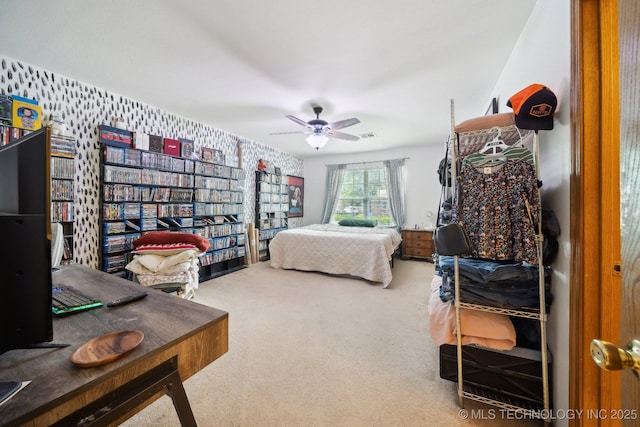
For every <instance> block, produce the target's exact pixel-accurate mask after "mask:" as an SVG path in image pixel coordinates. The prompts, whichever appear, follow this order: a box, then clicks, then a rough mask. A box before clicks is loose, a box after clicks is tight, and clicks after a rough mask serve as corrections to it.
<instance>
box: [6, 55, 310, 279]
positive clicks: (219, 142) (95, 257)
mask: <svg viewBox="0 0 640 427" xmlns="http://www.w3.org/2000/svg"><path fill="white" fill-rule="evenodd" d="M0 60H1V61H2V64H1V69H0V94H5V95H18V96H23V97H26V98H32V99H36V100H38V101H39V103H40V105H41V107H42V112H43V117H45V118H48V117H49V115H52V114H56V115H59V116H61V117H62V119H63V120H64V121H65V122H66V124H67V126H68V127H69V130H70V133H71V134H72V135H73V137H74V138H75V139H76V146H77V153H78V154H77V157H76V171H75V193H76V194H75V219H74V239H73V244H74V251H73V252H74V261H75V262H77V263H81V264H86V265H88V266H90V267H93V268H98V265H99V260H100V255H99V250H100V247H101V244H100V242H99V238H100V229H99V215H100V167H99V164H100V163H99V142H98V125H100V124H102V123H105V124H110V123H111V121H112V119H113V118H114V117H120V118H123V119H124V121H125V123H127V127H128V129H130V130H140V131H142V132H145V133H148V134H153V135H161V136H163V137H167V138H189V139H193V140H194V141H195V151H196V153H199V152H200V149H201V148H202V147H211V148H216V149H218V150H221V151H222V152H223V153H225V155H232V156H237V155H239V153H238V150H239V147H241V148H240V150H241V151H242V161H243V169H244V170H245V172H246V176H247V179H246V181H245V198H244V210H245V217H246V221H247V223H250V222H253V220H254V201H255V173H254V171H255V170H256V165H257V164H258V160H259V159H261V158H262V159H265V160H267V161H268V162H269V163H271V164H273V165H275V166H278V167H280V168H281V170H282V173H283V174H285V175H295V176H304V174H303V161H302V159H299V158H296V157H293V156H291V155H289V154H287V153H283V152H281V151H278V150H275V149H274V148H272V147H269V146H266V145H263V144H260V143H258V142H255V141H251V140H247V139H244V138H239V137H237V136H235V135H232V134H230V133H228V132H225V131H223V130H221V129H216V128H214V127H212V126H209V125H205V124H203V123H199V122H195V121H193V120H189V119H187V118H184V117H181V116H177V115H175V114H172V113H170V112H167V111H162V110H160V109H158V108H157V107H153V106H151V105H147V104H144V103H142V102H138V101H136V100H133V99H130V98H127V97H125V96H122V95H119V94H116V93H112V92H109V91H107V90H104V89H100V88H98V87H95V86H92V85H90V84H87V83H83V82H80V81H77V80H74V79H71V78H68V77H65V76H61V75H59V74H55V73H52V72H49V71H46V70H44V69H41V68H38V67H35V66H33V65H29V64H26V63H24V62H21V61H19V60H15V59H11V58H7V57H3V56H0ZM299 225H302V219H301V218H295V219H291V221H290V227H296V226H299Z"/></svg>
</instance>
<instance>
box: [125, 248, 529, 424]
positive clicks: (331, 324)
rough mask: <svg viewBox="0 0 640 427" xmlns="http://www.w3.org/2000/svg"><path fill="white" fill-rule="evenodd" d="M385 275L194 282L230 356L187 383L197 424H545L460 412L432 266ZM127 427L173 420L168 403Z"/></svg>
mask: <svg viewBox="0 0 640 427" xmlns="http://www.w3.org/2000/svg"><path fill="white" fill-rule="evenodd" d="M393 273H394V279H393V282H392V283H391V285H390V286H389V288H388V289H383V288H382V286H381V285H380V284H374V283H370V282H366V281H363V280H359V279H354V278H347V277H334V276H328V275H325V274H321V273H307V272H299V271H285V270H276V269H272V268H270V266H269V263H268V262H262V263H258V264H253V265H251V267H249V268H246V269H243V270H240V271H237V272H235V273H232V274H229V275H226V276H222V277H219V278H216V279H214V280H210V281H208V282H205V283H202V284H200V288H199V289H198V291H197V297H196V300H195V301H196V302H198V303H200V304H205V305H210V306H213V307H216V308H219V309H222V310H225V311H228V312H229V352H228V353H227V354H225V355H224V356H222V357H221V358H220V359H218V360H216V361H215V362H213V363H212V364H211V365H209V366H208V367H206V368H205V369H204V370H202V371H200V372H199V373H198V374H196V375H195V376H193V377H192V378H189V379H188V380H186V381H185V384H184V385H185V390H186V392H187V395H188V397H189V401H190V403H191V406H192V409H193V412H194V414H195V417H196V420H197V421H198V424H199V425H200V426H204V427H208V426H295V427H297V426H305V427H306V426H349V427H353V426H368V427H371V426H449V427H451V426H458V425H464V426H475V425H483V426H484V425H486V426H503V425H504V426H506V425H512V426H515V425H517V426H539V425H542V423H541V422H539V421H523V420H513V419H508V418H509V417H503V414H502V413H501V412H500V410H499V409H497V408H492V407H489V406H484V405H481V404H477V403H475V402H471V401H468V402H466V403H465V409H464V410H462V412H461V409H460V406H459V405H458V399H457V395H456V390H455V384H454V383H452V382H449V381H445V380H442V379H440V377H439V365H438V353H437V348H436V347H435V346H434V344H433V343H432V341H431V337H430V336H429V331H428V321H429V318H428V313H427V299H428V295H429V286H430V281H431V277H432V275H433V265H432V264H429V263H426V262H420V261H402V260H396V261H395V267H394V270H393ZM465 411H466V412H465ZM465 415H467V416H465ZM481 418H484V419H481ZM502 418H506V419H502ZM124 425H125V426H130V427H133V426H135V427H138V426H154V427H156V426H176V425H179V421H178V419H177V416H176V414H175V411H174V409H173V406H172V404H171V400H170V399H169V398H168V397H166V396H165V397H163V398H161V399H159V400H158V401H157V402H155V403H154V404H152V405H151V406H149V407H148V408H146V409H145V410H143V411H142V412H141V413H139V414H137V415H135V416H134V417H133V418H132V419H130V420H129V421H127V422H126V423H125V424H124Z"/></svg>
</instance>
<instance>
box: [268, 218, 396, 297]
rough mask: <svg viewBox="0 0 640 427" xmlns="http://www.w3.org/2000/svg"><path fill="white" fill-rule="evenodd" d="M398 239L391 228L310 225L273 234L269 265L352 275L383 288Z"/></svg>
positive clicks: (389, 271) (387, 282)
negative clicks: (378, 284) (376, 283)
mask: <svg viewBox="0 0 640 427" xmlns="http://www.w3.org/2000/svg"><path fill="white" fill-rule="evenodd" d="M401 241H402V238H401V236H400V233H398V231H396V230H395V229H392V228H378V227H345V226H340V225H334V224H313V225H307V226H304V227H298V228H293V229H289V230H284V231H281V232H279V233H278V234H276V236H275V237H274V238H273V240H271V243H270V244H269V256H270V259H271V267H272V268H282V269H293V270H302V271H319V272H322V273H328V274H336V275H349V276H355V277H360V278H363V279H366V280H369V281H372V282H378V283H382V285H383V287H384V288H386V287H387V286H389V283H391V279H392V278H393V276H392V273H391V259H392V256H393V253H394V252H395V250H396V249H397V248H398V246H399V245H400V242H401Z"/></svg>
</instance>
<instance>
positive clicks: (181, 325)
mask: <svg viewBox="0 0 640 427" xmlns="http://www.w3.org/2000/svg"><path fill="white" fill-rule="evenodd" d="M53 282H54V284H55V283H64V284H68V285H71V286H74V287H76V288H77V289H79V290H80V291H83V292H85V293H87V294H89V295H91V296H94V297H96V298H98V299H100V300H101V301H103V302H104V303H105V306H103V307H100V308H97V309H93V310H90V311H86V312H82V313H77V314H73V315H71V316H68V317H62V318H55V319H54V321H53V331H54V341H53V342H54V343H66V344H70V346H69V347H65V348H56V349H51V348H43V349H28V350H12V351H9V352H6V353H4V354H1V355H0V381H11V380H16V381H26V380H32V383H31V384H29V385H28V386H27V387H25V388H24V389H23V390H22V391H20V392H19V393H18V394H16V395H15V396H14V397H13V398H12V399H10V400H9V401H7V402H5V403H4V404H3V405H2V406H0V425H2V426H5V425H7V426H13V425H29V426H50V425H52V424H54V423H55V422H57V421H59V420H61V419H63V418H64V417H67V416H68V415H70V414H73V413H74V412H76V411H78V410H81V408H83V407H86V406H87V405H89V404H90V403H91V402H93V401H95V400H97V399H100V398H103V397H107V398H111V397H113V396H114V395H117V394H118V393H120V392H118V393H113V392H114V390H116V389H119V390H121V387H126V386H127V385H129V384H132V383H134V382H135V380H136V379H137V378H140V377H141V376H143V375H144V374H145V373H148V372H150V371H153V370H154V368H157V367H158V366H160V365H162V364H163V363H165V362H167V364H165V367H166V366H169V367H170V366H171V365H177V368H178V372H179V374H180V378H181V379H182V380H183V381H184V380H185V379H187V378H189V377H190V376H191V375H193V374H195V373H196V372H198V371H199V370H200V369H202V368H204V367H205V366H207V365H208V364H209V363H211V362H213V361H214V360H215V359H217V358H218V357H220V356H221V355H223V354H224V353H226V352H227V350H228V313H226V312H224V311H221V310H217V309H215V308H211V307H207V306H204V305H201V304H198V303H196V302H193V301H186V300H183V299H181V298H177V297H175V296H173V295H169V294H166V293H164V292H161V291H157V292H150V294H149V296H148V297H146V298H144V299H142V300H140V301H137V302H134V303H131V304H126V305H123V306H119V307H115V308H107V307H106V302H108V301H110V300H113V299H116V298H118V297H122V296H125V295H129V294H132V293H133V292H135V291H139V290H140V289H141V285H139V284H135V283H133V282H130V281H128V280H124V279H120V278H118V277H115V276H112V275H109V274H107V273H103V272H101V271H98V270H93V269H90V268H88V267H85V266H81V265H68V266H63V267H62V268H61V270H60V271H58V272H55V273H53ZM131 329H137V330H140V331H142V332H143V333H144V340H143V341H142V343H141V344H140V345H139V346H138V347H137V348H135V349H134V350H132V351H131V352H130V353H128V354H126V355H125V356H123V357H122V358H120V359H118V360H116V361H114V362H112V363H109V364H106V365H103V366H98V367H94V368H80V367H77V366H75V365H73V364H72V363H71V361H70V359H69V358H70V356H71V354H72V353H73V352H74V351H75V350H76V349H77V348H78V347H80V346H81V345H82V344H84V343H85V342H86V341H88V340H90V339H92V338H95V337H98V336H102V335H104V334H107V333H109V332H113V331H118V330H131ZM172 359H173V362H172ZM159 369H162V367H161V368H159ZM156 371H157V369H156ZM174 379H175V378H174ZM178 388H179V389H181V390H182V392H183V391H184V389H182V383H180V384H179V387H178ZM167 391H168V390H166V387H164V388H160V389H156V391H155V392H154V393H152V395H150V396H144V398H145V401H141V400H140V396H137V399H138V400H137V401H136V403H135V405H133V407H132V408H131V409H130V410H128V412H127V413H126V414H124V415H121V416H120V417H119V418H118V419H117V422H118V423H120V422H122V421H124V420H126V419H128V418H130V417H131V416H132V415H133V414H135V413H136V412H138V411H140V410H141V409H142V408H144V407H146V406H148V405H149V404H150V403H151V402H153V401H154V400H156V399H157V398H158V397H160V396H162V395H163V394H166V393H167ZM178 392H180V390H178ZM178 394H179V393H178ZM115 397H117V396H115ZM172 397H174V396H172ZM184 398H185V399H184V402H183V403H185V402H186V404H187V407H188V401H186V395H185V396H184ZM175 402H176V399H175V397H174V403H175ZM189 412H190V408H189ZM181 418H182V417H181ZM191 418H192V419H193V417H192V416H191ZM186 424H189V422H187V423H186Z"/></svg>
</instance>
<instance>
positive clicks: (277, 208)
mask: <svg viewBox="0 0 640 427" xmlns="http://www.w3.org/2000/svg"><path fill="white" fill-rule="evenodd" d="M288 211H289V191H288V188H287V176H286V175H277V174H272V173H267V172H265V171H256V214H255V226H256V229H257V230H258V260H259V261H266V260H268V259H269V242H270V241H271V239H273V238H274V237H275V235H276V234H277V233H279V232H280V231H282V230H286V229H287V228H288V227H289V219H288Z"/></svg>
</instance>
